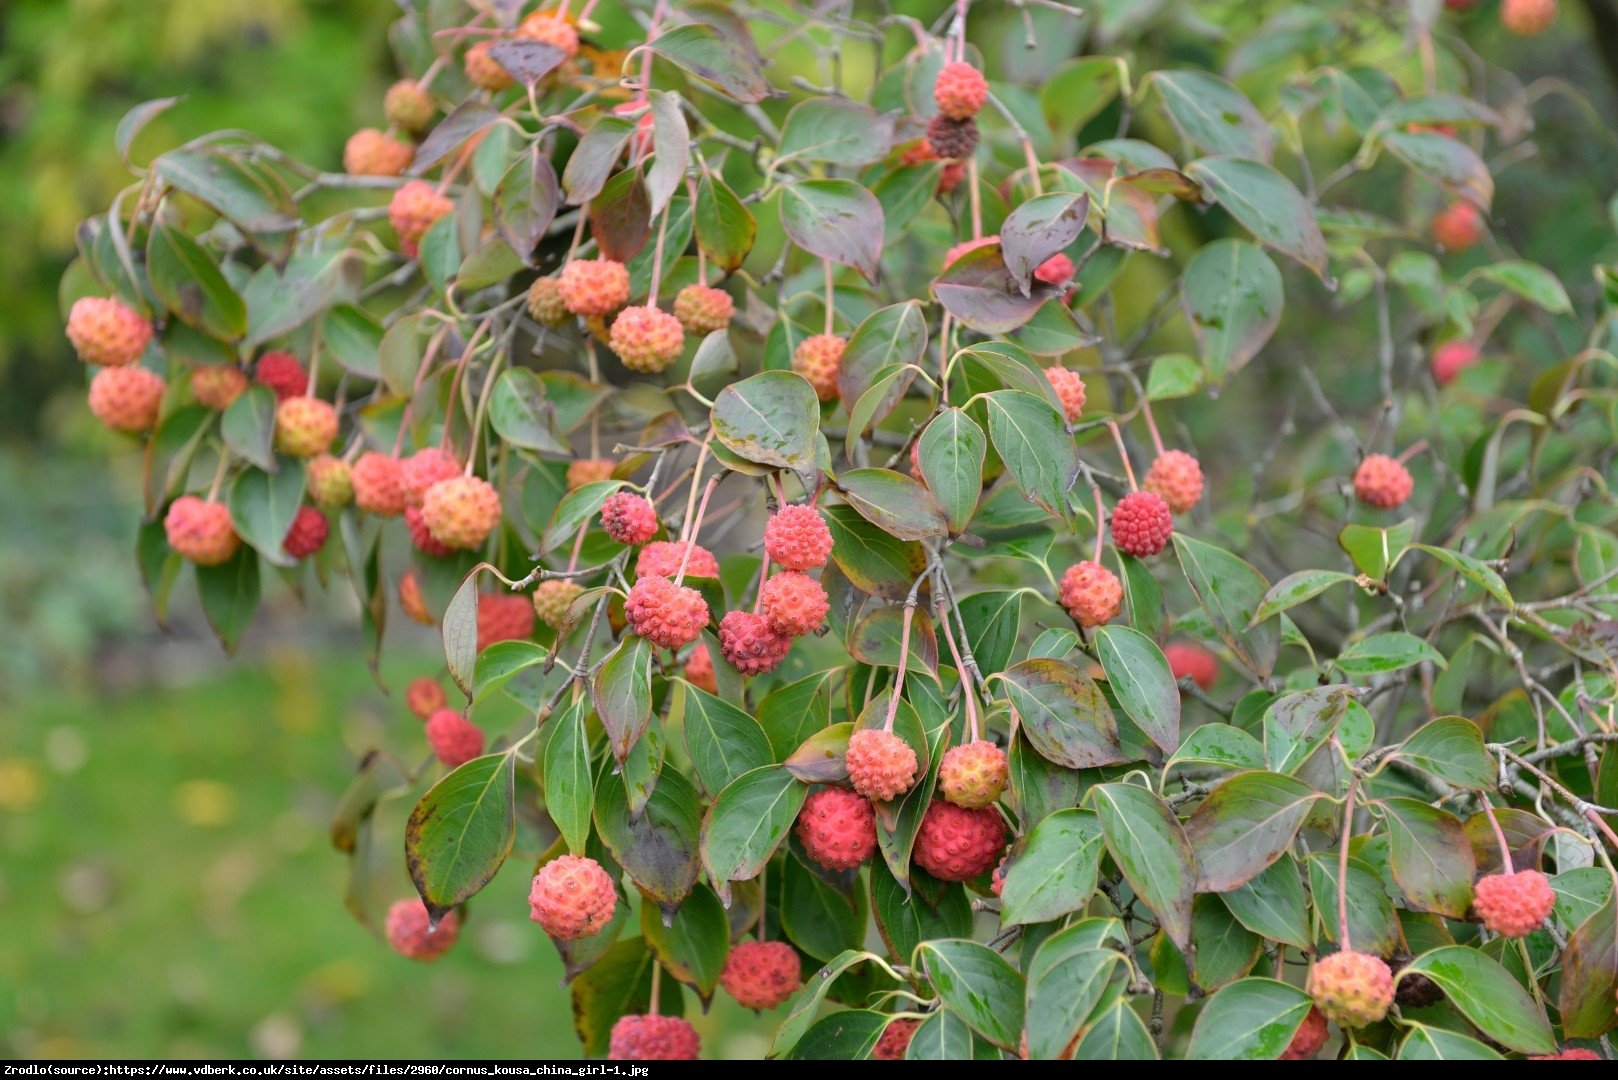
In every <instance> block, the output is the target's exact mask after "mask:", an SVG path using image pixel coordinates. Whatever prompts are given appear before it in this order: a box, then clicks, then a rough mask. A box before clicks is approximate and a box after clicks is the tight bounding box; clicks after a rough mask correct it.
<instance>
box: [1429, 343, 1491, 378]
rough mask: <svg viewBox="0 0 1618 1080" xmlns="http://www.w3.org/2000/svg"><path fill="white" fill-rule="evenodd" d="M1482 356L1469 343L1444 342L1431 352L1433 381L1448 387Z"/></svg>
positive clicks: (1474, 346) (1475, 347) (1476, 348)
mask: <svg viewBox="0 0 1618 1080" xmlns="http://www.w3.org/2000/svg"><path fill="white" fill-rule="evenodd" d="M1482 355H1483V354H1482V353H1481V352H1479V351H1478V347H1477V346H1476V345H1474V344H1472V343H1471V342H1470V341H1446V342H1444V343H1443V344H1442V345H1440V346H1439V347H1438V348H1436V349H1434V350H1433V361H1432V362H1433V381H1434V382H1436V383H1437V384H1438V385H1439V386H1448V385H1449V384H1450V383H1452V382H1454V381H1455V376H1457V375H1459V374H1460V373H1461V372H1462V371H1463V370H1464V369H1466V368H1469V367H1471V366H1472V365H1473V364H1475V363H1477V362H1478V359H1479V358H1480V357H1481V356H1482Z"/></svg>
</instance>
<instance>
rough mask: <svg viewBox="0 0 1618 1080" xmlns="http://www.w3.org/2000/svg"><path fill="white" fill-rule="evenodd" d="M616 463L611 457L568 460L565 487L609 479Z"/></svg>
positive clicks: (571, 487) (580, 485) (572, 488)
mask: <svg viewBox="0 0 1618 1080" xmlns="http://www.w3.org/2000/svg"><path fill="white" fill-rule="evenodd" d="M617 467H618V463H617V462H616V461H613V460H612V459H611V458H581V459H579V460H578V461H570V462H568V465H567V489H568V490H569V491H572V490H574V489H575V488H581V487H583V486H584V485H585V484H595V483H599V482H601V481H602V480H611V479H612V473H613V470H614V469H616V468H617Z"/></svg>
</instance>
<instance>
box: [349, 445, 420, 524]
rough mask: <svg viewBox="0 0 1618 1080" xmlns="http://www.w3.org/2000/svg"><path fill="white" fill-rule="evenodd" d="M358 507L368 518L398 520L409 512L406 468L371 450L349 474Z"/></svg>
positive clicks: (396, 461)
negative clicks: (406, 492)
mask: <svg viewBox="0 0 1618 1080" xmlns="http://www.w3.org/2000/svg"><path fill="white" fill-rule="evenodd" d="M348 476H349V481H350V482H351V483H352V484H353V487H354V505H355V506H357V507H359V508H360V509H361V510H364V511H365V512H366V513H367V514H376V515H378V516H380V517H398V516H399V515H400V514H402V513H404V512H405V506H406V505H408V504H407V503H406V501H405V486H404V464H403V463H402V462H401V461H400V460H399V459H398V458H396V457H392V456H390V455H388V454H383V453H380V452H378V451H376V450H367V451H366V452H365V453H363V454H361V455H360V456H359V460H358V461H356V462H354V464H353V465H351V466H350V467H349V470H348Z"/></svg>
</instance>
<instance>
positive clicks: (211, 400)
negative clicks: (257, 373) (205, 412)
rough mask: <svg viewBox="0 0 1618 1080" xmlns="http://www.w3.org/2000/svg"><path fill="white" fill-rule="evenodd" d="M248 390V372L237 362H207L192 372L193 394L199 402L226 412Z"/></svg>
mask: <svg viewBox="0 0 1618 1080" xmlns="http://www.w3.org/2000/svg"><path fill="white" fill-rule="evenodd" d="M246 392H247V373H246V372H244V371H243V370H242V369H241V368H239V367H237V366H236V365H235V364H205V365H203V366H202V367H199V368H195V369H193V370H192V372H191V396H192V397H194V398H196V399H197V404H198V405H201V406H202V407H203V408H206V409H213V410H214V411H216V412H224V411H225V410H226V409H228V408H230V406H231V404H232V403H233V402H234V401H235V400H236V399H237V398H239V397H241V396H242V394H244V393H246Z"/></svg>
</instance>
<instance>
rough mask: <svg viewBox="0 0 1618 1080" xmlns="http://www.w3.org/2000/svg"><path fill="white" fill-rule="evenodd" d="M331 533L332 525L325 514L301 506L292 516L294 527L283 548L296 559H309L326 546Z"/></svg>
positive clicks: (312, 508) (288, 532) (283, 542)
mask: <svg viewBox="0 0 1618 1080" xmlns="http://www.w3.org/2000/svg"><path fill="white" fill-rule="evenodd" d="M330 531H331V523H330V522H329V521H327V520H326V515H325V514H322V513H321V512H320V511H319V510H316V509H315V508H314V507H312V506H300V507H298V512H297V513H296V514H294V515H293V516H292V525H291V527H289V528H288V529H287V534H286V538H285V539H283V540H282V541H281V547H282V548H283V549H284V550H285V551H286V553H287V554H288V555H291V556H292V557H293V558H294V559H307V558H308V557H309V556H311V555H313V554H314V553H315V552H317V551H319V550H320V549H321V548H323V547H325V546H326V535H327V533H329V532H330Z"/></svg>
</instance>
